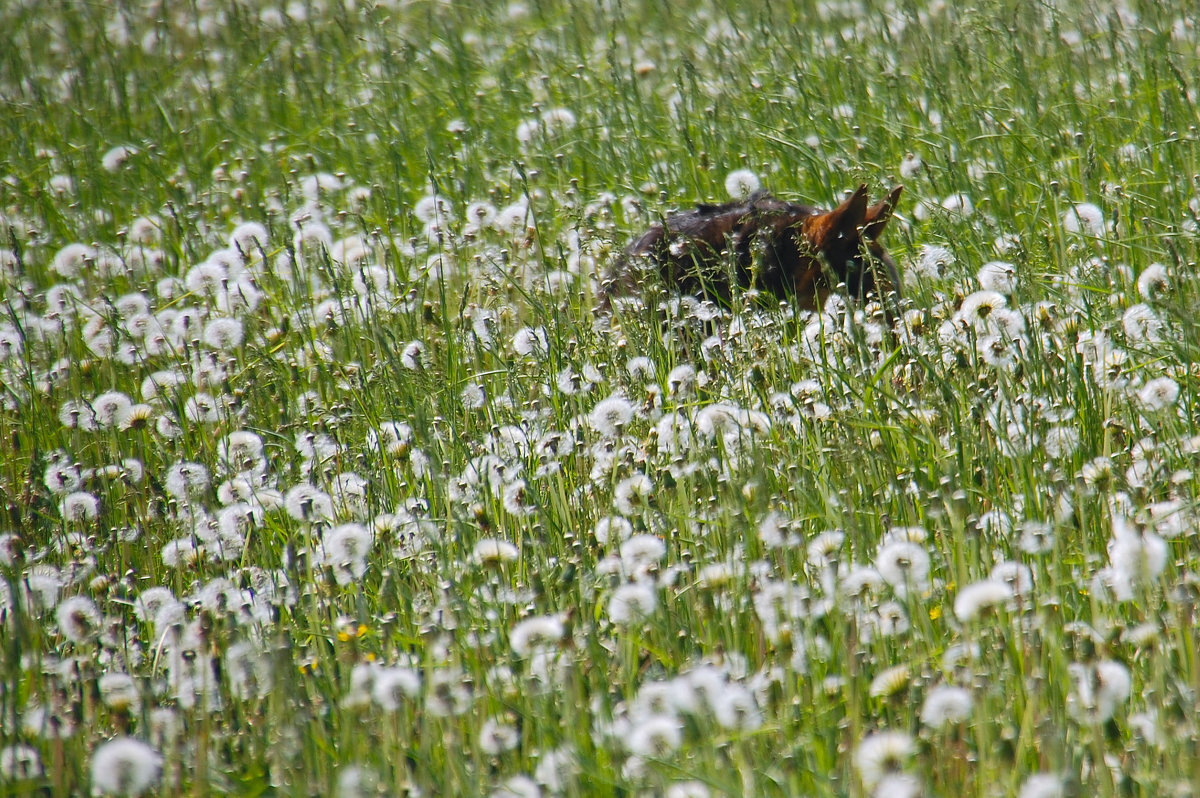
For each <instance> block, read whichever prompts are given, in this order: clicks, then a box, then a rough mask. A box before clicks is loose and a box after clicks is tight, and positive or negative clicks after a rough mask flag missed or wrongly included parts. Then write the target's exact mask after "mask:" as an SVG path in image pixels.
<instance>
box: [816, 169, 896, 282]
mask: <svg viewBox="0 0 1200 798" xmlns="http://www.w3.org/2000/svg"><path fill="white" fill-rule="evenodd" d="M903 189H904V187H903V186H896V187H895V188H894V189H892V190H891V192H890V193H889V194H888V195H887V196H886V197H884V198H883V200H882V201H880V202H879V203H877V204H875V205H868V204H867V187H866V185H861V186H859V187H858V190H857V191H855V192H854V193H853V194H852V195H851V196H849V197H848V198H847V199H846V200H845V201H844V202H843V203H842V204H841V205H839V206H837V207H836V208H834V209H833V210H831V211H826V212H824V213H818V214H816V215H814V216H810V217H808V218H807V219H805V220H804V222H803V223H802V226H801V232H802V233H803V234H804V239H805V240H806V242H807V244H808V246H809V247H810V248H811V250H812V251H813V252H816V253H817V254H819V255H820V256H821V258H822V259H823V260H824V261H825V263H826V264H827V265H828V266H829V268H830V269H832V270H833V272H834V273H835V274H836V275H837V277H838V279H839V280H841V281H843V282H845V283H846V287H847V290H849V292H850V294H851V295H854V296H862V295H865V294H867V293H869V292H871V291H877V292H878V293H879V294H880V298H881V299H882V298H886V296H887V295H888V294H890V293H892V292H895V293H896V294H899V291H900V275H899V273H898V272H897V270H896V264H895V262H894V261H893V260H892V259H891V256H889V255H888V253H887V251H886V250H885V249H884V248H883V246H882V245H880V243H879V240H878V239H879V236H880V235H881V234H882V233H883V229H884V228H885V227H886V226H887V223H888V220H889V219H891V218H892V211H894V210H895V208H896V203H897V201H899V199H900V192H901V191H903Z"/></svg>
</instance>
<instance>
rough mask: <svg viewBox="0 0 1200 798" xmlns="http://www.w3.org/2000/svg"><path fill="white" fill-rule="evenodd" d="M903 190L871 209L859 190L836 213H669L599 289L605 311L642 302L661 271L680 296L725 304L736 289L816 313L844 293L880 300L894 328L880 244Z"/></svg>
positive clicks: (732, 205) (763, 197)
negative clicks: (627, 299)
mask: <svg viewBox="0 0 1200 798" xmlns="http://www.w3.org/2000/svg"><path fill="white" fill-rule="evenodd" d="M902 190H903V186H897V187H896V188H894V189H892V190H891V192H889V193H888V195H887V196H886V197H884V198H883V200H881V201H880V202H878V203H876V204H874V205H871V204H869V201H868V198H867V187H866V185H860V186H859V187H858V189H857V190H856V191H855V192H854V193H853V194H851V195H850V196H849V197H847V198H846V200H845V201H844V202H842V204H840V205H838V206H837V207H836V208H834V209H833V210H830V211H827V210H821V209H820V208H814V207H811V206H809V205H799V204H796V203H792V202H786V201H784V200H780V199H777V198H775V197H773V196H771V195H770V194H768V193H767V192H765V191H758V192H756V193H754V194H752V195H750V196H749V197H747V198H746V199H744V200H738V201H734V202H727V203H725V204H722V205H699V206H698V207H697V208H696V209H695V210H690V211H685V212H682V213H675V214H671V215H670V216H667V217H666V218H665V219H664V220H663V221H662V222H659V223H658V224H655V225H653V226H652V227H651V228H650V229H649V230H647V231H646V233H645V234H643V235H642V236H641V238H639V239H638V240H637V241H635V242H634V243H633V244H632V245H631V246H630V247H629V248H628V249H627V250H626V251H625V254H624V256H623V257H622V258H621V259H620V260H618V262H617V264H616V266H615V267H614V268H613V270H612V272H611V273H610V274H609V276H608V279H607V280H605V281H604V283H603V284H602V286H601V292H602V296H601V304H602V306H603V307H611V305H612V303H613V302H614V300H617V299H618V298H619V297H623V296H638V295H639V294H640V293H642V292H643V290H644V289H645V287H646V285H647V278H648V277H650V276H651V275H653V274H654V273H655V272H657V274H658V275H659V278H660V279H661V281H662V283H663V284H664V286H665V287H666V288H667V289H668V290H670V291H672V292H675V291H678V292H680V293H683V294H690V295H693V296H696V297H701V298H707V299H713V300H716V301H717V302H719V303H723V304H727V303H728V302H729V300H730V297H731V295H732V293H733V289H734V287H735V286H737V287H740V288H741V289H756V290H759V291H765V292H769V293H771V294H772V295H774V296H775V297H776V298H778V299H781V300H783V299H786V300H788V301H789V302H792V303H793V304H794V305H796V306H797V307H800V308H805V309H814V310H815V309H819V308H820V307H821V306H822V305H823V304H824V302H825V298H826V297H827V296H828V295H829V294H830V293H831V292H832V291H834V290H835V289H837V288H838V286H839V285H841V284H844V285H845V290H846V292H847V293H848V294H849V295H850V296H851V297H854V298H858V299H860V300H861V299H864V298H865V297H866V296H867V295H869V294H872V293H874V294H876V295H877V296H878V298H879V299H880V300H881V301H883V304H884V307H885V308H886V309H887V310H886V313H887V315H888V317H889V320H890V319H891V318H892V317H893V313H892V310H891V308H892V307H893V306H894V302H895V300H896V299H898V298H899V296H900V279H899V274H898V272H897V270H896V264H895V262H894V261H893V260H892V259H891V257H890V256H889V255H888V253H887V251H886V250H885V249H884V248H883V246H882V245H881V244H880V243H879V236H880V235H881V234H882V233H883V230H884V228H885V227H886V226H887V223H888V220H889V219H891V217H892V212H893V211H894V210H895V208H896V203H897V201H899V199H900V193H901V191H902Z"/></svg>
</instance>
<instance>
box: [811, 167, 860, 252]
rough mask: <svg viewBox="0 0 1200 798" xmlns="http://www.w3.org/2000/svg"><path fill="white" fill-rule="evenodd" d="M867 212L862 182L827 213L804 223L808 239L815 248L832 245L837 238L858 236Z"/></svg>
mask: <svg viewBox="0 0 1200 798" xmlns="http://www.w3.org/2000/svg"><path fill="white" fill-rule="evenodd" d="M866 214H867V186H866V184H865V183H864V184H863V185H861V186H859V187H858V190H857V191H855V192H854V193H853V194H851V195H850V196H849V197H847V198H846V199H845V201H844V202H842V204H841V205H839V206H837V207H836V208H834V209H833V210H831V211H829V212H828V213H822V214H818V215H817V216H814V217H812V218H811V219H810V220H809V221H808V224H807V225H806V228H807V230H808V231H809V235H810V239H809V240H810V241H811V242H812V243H813V244H814V245H815V246H816V248H817V249H822V250H823V249H825V248H826V247H829V246H832V245H833V242H835V241H837V240H839V239H852V238H857V237H858V228H860V227H862V225H863V221H864V219H865V218H866Z"/></svg>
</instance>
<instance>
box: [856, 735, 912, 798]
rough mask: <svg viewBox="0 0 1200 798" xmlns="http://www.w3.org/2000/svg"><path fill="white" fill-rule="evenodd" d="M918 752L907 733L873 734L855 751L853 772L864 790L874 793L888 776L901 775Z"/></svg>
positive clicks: (864, 739)
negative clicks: (899, 773) (855, 772)
mask: <svg viewBox="0 0 1200 798" xmlns="http://www.w3.org/2000/svg"><path fill="white" fill-rule="evenodd" d="M915 752H916V743H915V742H914V740H913V738H912V737H911V736H909V735H908V734H906V733H904V732H901V731H878V732H874V733H872V734H869V735H867V736H866V737H865V738H863V740H862V742H860V743H859V744H858V747H857V748H856V749H855V750H854V769H855V770H856V771H858V776H859V778H860V779H861V780H862V783H863V786H864V787H866V788H867V789H868V790H874V789H875V787H876V786H878V785H879V783H880V782H881V781H882V780H883V779H884V778H885V777H886V776H888V775H889V774H893V773H898V772H900V771H902V770H903V769H904V767H905V766H906V765H907V764H908V761H909V759H911V758H912V756H913V754H914V753H915Z"/></svg>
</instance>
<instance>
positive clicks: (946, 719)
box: [921, 685, 973, 729]
mask: <svg viewBox="0 0 1200 798" xmlns="http://www.w3.org/2000/svg"><path fill="white" fill-rule="evenodd" d="M972 703H973V702H972V699H971V693H970V692H969V691H968V690H966V689H965V688H962V687H955V686H952V685H941V686H938V687H934V688H933V689H932V690H930V691H929V693H928V694H927V695H926V696H925V703H924V704H922V705H921V723H923V724H925V725H926V726H928V727H930V728H932V729H944V728H946V727H948V726H953V725H956V724H959V723H964V722H966V721H967V720H968V719H969V718H970V717H971V706H972Z"/></svg>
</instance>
